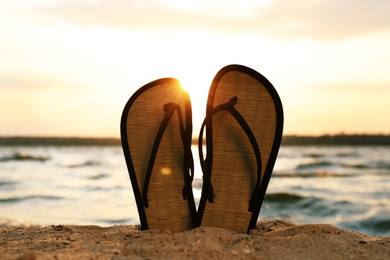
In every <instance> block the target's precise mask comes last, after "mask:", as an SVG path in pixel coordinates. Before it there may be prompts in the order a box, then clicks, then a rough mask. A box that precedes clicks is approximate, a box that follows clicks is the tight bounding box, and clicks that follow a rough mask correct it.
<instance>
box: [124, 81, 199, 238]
mask: <svg viewBox="0 0 390 260" xmlns="http://www.w3.org/2000/svg"><path fill="white" fill-rule="evenodd" d="M186 95H187V94H186V93H185V92H184V91H183V90H182V88H181V87H180V86H179V85H176V84H173V83H169V84H161V85H158V86H155V87H153V88H150V89H148V90H147V91H145V92H144V93H142V94H141V95H140V96H139V97H138V98H137V99H136V100H135V101H134V104H133V105H132V107H131V108H130V111H129V114H128V118H127V124H126V128H127V133H128V144H129V149H130V154H131V157H132V162H133V165H134V169H135V173H136V177H137V181H138V187H139V189H140V191H141V193H142V190H143V185H144V182H145V174H146V169H147V166H148V162H149V158H150V153H151V150H152V147H153V143H154V140H155V137H156V134H157V132H158V129H159V127H160V125H161V122H162V120H163V118H164V116H165V111H164V109H163V106H164V104H166V103H168V102H174V103H176V104H178V105H180V106H181V109H182V112H183V117H184V118H183V119H184V122H185V97H186ZM183 187H184V176H183V143H182V140H181V137H180V129H179V120H178V117H177V113H175V114H174V115H173V117H172V119H171V121H170V123H169V125H168V127H167V129H166V132H165V134H164V136H163V138H162V140H161V143H160V147H159V150H158V153H157V156H156V161H155V164H154V168H153V172H152V176H151V179H150V185H149V190H148V196H147V197H148V201H149V208H146V209H145V212H146V219H147V221H148V226H149V229H161V230H171V231H173V232H179V231H184V230H188V229H191V228H192V222H191V216H190V211H189V208H188V202H187V200H183V197H182V189H183Z"/></svg>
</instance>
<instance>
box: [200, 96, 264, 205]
mask: <svg viewBox="0 0 390 260" xmlns="http://www.w3.org/2000/svg"><path fill="white" fill-rule="evenodd" d="M237 101H238V98H237V97H234V98H232V99H231V100H229V102H227V103H224V104H221V105H219V106H216V107H215V108H214V109H212V110H211V111H210V112H209V113H208V114H207V115H206V118H205V119H204V121H203V124H202V127H201V130H200V134H199V139H198V149H199V157H200V163H201V167H202V171H203V188H204V189H205V191H206V194H207V195H206V196H207V198H208V201H209V202H210V203H213V202H214V190H213V185H212V183H211V169H212V158H213V154H212V153H213V149H212V147H208V149H207V155H206V156H207V157H206V159H204V155H203V149H202V146H203V132H204V128H205V127H207V125H208V124H211V120H212V117H213V116H214V115H215V114H217V113H219V112H221V111H228V112H229V113H230V114H231V115H232V116H233V117H234V118H235V119H236V121H237V122H238V124H239V125H240V126H241V128H242V129H243V130H244V132H245V134H246V135H247V137H248V139H249V141H250V143H251V145H252V148H253V151H254V153H255V156H256V163H257V181H256V186H255V189H254V191H253V193H252V196H251V199H250V201H249V206H248V211H249V212H252V210H253V207H254V203H255V199H256V195H257V194H258V192H259V190H260V182H261V171H262V161H261V153H260V149H259V146H258V143H257V141H256V138H255V136H254V135H253V132H252V130H251V128H250V127H249V125H248V123H247V122H246V121H245V119H244V118H243V117H242V115H241V114H240V112H238V111H237V109H235V108H234V105H235V104H237ZM206 138H207V137H206ZM210 145H212V141H210V140H207V146H210Z"/></svg>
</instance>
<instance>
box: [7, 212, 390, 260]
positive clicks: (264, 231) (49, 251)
mask: <svg viewBox="0 0 390 260" xmlns="http://www.w3.org/2000/svg"><path fill="white" fill-rule="evenodd" d="M211 257H212V258H214V259H230V258H245V259H259V258H260V259H389V258H390V237H376V236H367V235H364V234H361V233H358V232H355V231H350V230H345V229H340V228H337V227H334V226H332V225H328V224H304V225H301V224H292V223H288V222H284V221H281V220H270V221H260V222H258V223H257V226H256V229H253V230H252V231H251V232H250V234H249V235H247V234H240V233H236V232H233V231H228V230H225V229H222V228H213V227H199V228H195V229H192V230H188V231H185V232H180V233H171V232H170V231H167V230H166V231H157V230H152V231H151V230H147V231H141V230H139V229H138V227H137V226H135V225H115V226H109V227H99V226H92V225H88V226H72V225H52V226H46V227H36V226H31V227H23V226H15V227H1V228H0V258H1V259H127V258H132V259H145V258H147V259H160V258H171V259H183V258H186V259H205V258H211Z"/></svg>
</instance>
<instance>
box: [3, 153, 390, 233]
mask: <svg viewBox="0 0 390 260" xmlns="http://www.w3.org/2000/svg"><path fill="white" fill-rule="evenodd" d="M193 152H194V155H195V164H196V168H195V179H194V182H193V190H194V196H195V199H196V201H197V202H198V201H199V198H200V193H201V188H202V174H201V170H200V166H199V160H198V159H197V158H198V157H197V148H196V147H195V146H194V147H193ZM389 155H390V147H389V146H341V147H340V146H326V147H325V146H319V147H316V146H282V147H281V149H280V152H279V155H278V159H277V161H276V164H275V168H274V172H273V175H272V178H271V181H270V184H269V187H268V190H267V195H266V198H265V201H264V203H263V206H262V209H261V212H260V215H259V220H262V219H282V220H285V221H290V222H294V223H302V224H308V223H326V224H332V225H335V226H337V227H340V228H345V229H349V230H355V231H358V232H362V233H365V234H368V235H377V236H389V235H390V158H389ZM19 224H23V225H51V224H75V225H101V226H110V225H115V224H139V219H138V213H137V207H136V204H135V200H134V196H133V192H132V188H131V183H130V180H129V177H128V173H127V169H126V164H125V160H124V156H123V152H122V149H121V147H120V146H58V147H56V146H25V147H24V146H0V226H4V225H19Z"/></svg>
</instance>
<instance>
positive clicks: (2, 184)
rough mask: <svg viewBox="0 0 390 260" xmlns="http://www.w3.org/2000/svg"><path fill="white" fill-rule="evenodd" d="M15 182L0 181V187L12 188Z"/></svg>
mask: <svg viewBox="0 0 390 260" xmlns="http://www.w3.org/2000/svg"><path fill="white" fill-rule="evenodd" d="M16 183H17V182H15V181H0V186H12V185H15V184H16Z"/></svg>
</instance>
